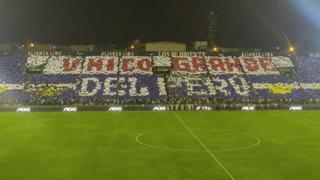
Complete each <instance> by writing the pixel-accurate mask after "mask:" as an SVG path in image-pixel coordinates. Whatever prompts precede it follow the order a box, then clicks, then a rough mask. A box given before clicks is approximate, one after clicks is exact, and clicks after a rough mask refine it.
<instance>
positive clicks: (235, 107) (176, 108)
mask: <svg viewBox="0 0 320 180" xmlns="http://www.w3.org/2000/svg"><path fill="white" fill-rule="evenodd" d="M173 110H174V111H219V110H236V111H256V110H257V111H262V110H290V111H301V110H320V106H315V105H306V106H299V105H296V106H285V105H279V106H243V105H223V106H222V105H221V106H195V105H166V106H165V105H163V106H151V105H145V106H143V105H141V106H138V105H132V106H77V107H65V106H30V107H26V106H24V107H22V106H19V107H14V106H12V107H4V106H2V107H0V112H78V111H105V112H108V111H173Z"/></svg>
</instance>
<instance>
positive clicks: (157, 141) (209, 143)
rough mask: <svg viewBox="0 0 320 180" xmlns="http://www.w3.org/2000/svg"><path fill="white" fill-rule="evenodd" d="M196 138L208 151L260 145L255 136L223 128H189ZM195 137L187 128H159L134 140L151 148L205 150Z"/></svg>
mask: <svg viewBox="0 0 320 180" xmlns="http://www.w3.org/2000/svg"><path fill="white" fill-rule="evenodd" d="M191 131H192V132H193V133H194V134H195V135H196V136H197V138H198V140H200V141H201V143H203V144H204V145H205V146H206V148H208V149H209V150H210V151H215V152H227V151H241V150H246V149H251V148H254V147H256V146H258V145H260V143H261V140H260V139H259V138H258V137H256V136H251V135H248V134H245V133H238V132H235V131H232V130H225V129H191ZM197 138H196V137H194V135H193V134H192V133H190V132H189V131H188V130H187V129H160V130H153V131H148V132H144V133H142V134H139V135H138V136H137V137H136V142H137V143H139V144H141V145H143V146H146V147H149V148H153V149H159V150H171V151H205V150H206V148H204V147H203V146H202V145H201V144H200V143H199V141H198V140H197Z"/></svg>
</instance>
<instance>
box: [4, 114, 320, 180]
mask: <svg viewBox="0 0 320 180" xmlns="http://www.w3.org/2000/svg"><path fill="white" fill-rule="evenodd" d="M319 170H320V114H319V112H316V111H305V112H289V111H256V112H239V111H230V112H229V111H219V112H191V111H190V112H77V113H0V180H232V179H237V180H313V179H314V180H319V179H320V171H319Z"/></svg>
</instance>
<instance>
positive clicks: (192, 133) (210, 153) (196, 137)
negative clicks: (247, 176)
mask: <svg viewBox="0 0 320 180" xmlns="http://www.w3.org/2000/svg"><path fill="white" fill-rule="evenodd" d="M173 114H174V116H175V117H176V118H177V119H178V120H179V121H180V122H181V124H182V125H183V126H184V127H185V128H186V129H187V130H188V131H189V133H190V134H191V135H192V136H193V137H194V138H195V139H196V140H197V142H198V143H199V144H200V145H201V146H202V147H203V148H204V149H205V150H206V151H207V152H208V153H209V155H210V156H211V157H212V159H214V160H215V161H216V163H217V164H218V165H219V166H220V167H221V168H222V169H223V170H224V172H226V174H227V175H228V176H229V177H230V178H231V179H232V180H235V178H234V177H233V176H232V174H231V173H230V172H229V171H228V170H227V169H226V168H225V167H224V165H223V164H222V163H221V162H220V161H219V159H218V158H217V157H216V156H215V155H214V154H213V153H212V152H211V151H210V150H209V148H208V147H207V146H206V145H205V144H204V143H203V142H202V141H201V139H200V138H199V137H198V136H197V135H196V134H195V133H194V132H193V131H192V129H191V128H190V127H189V126H188V125H187V124H186V123H185V122H184V121H183V120H182V118H181V117H180V116H178V114H177V113H175V112H174V111H173Z"/></svg>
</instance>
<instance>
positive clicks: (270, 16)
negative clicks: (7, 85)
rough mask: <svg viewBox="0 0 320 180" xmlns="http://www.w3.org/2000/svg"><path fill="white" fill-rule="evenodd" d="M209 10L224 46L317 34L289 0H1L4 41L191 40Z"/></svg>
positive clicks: (198, 36) (277, 42)
mask: <svg viewBox="0 0 320 180" xmlns="http://www.w3.org/2000/svg"><path fill="white" fill-rule="evenodd" d="M211 9H214V10H215V11H216V14H217V16H218V27H217V29H218V31H217V40H216V43H217V44H218V45H220V46H224V47H274V46H284V47H285V46H287V40H286V39H287V38H288V39H289V40H290V41H291V42H293V43H299V44H305V43H309V42H311V41H313V40H312V39H313V38H311V37H314V36H316V35H317V33H318V32H317V29H316V27H315V26H313V24H312V23H311V22H309V21H308V20H307V19H305V17H304V16H303V15H302V14H300V12H299V11H297V10H296V8H295V7H294V6H293V5H292V4H291V3H290V0H159V1H155V0H0V42H28V41H37V42H42V43H55V44H87V43H94V44H99V45H106V44H111V43H114V44H118V45H126V44H127V43H128V42H129V41H130V40H133V39H141V40H142V41H144V42H145V41H177V42H185V43H189V44H190V43H191V42H192V41H194V40H206V37H207V18H206V16H207V14H208V12H209V11H210V10H211Z"/></svg>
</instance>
